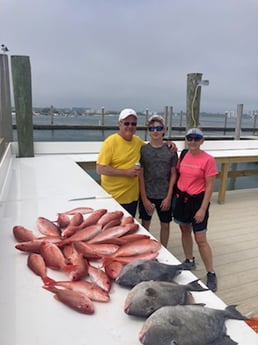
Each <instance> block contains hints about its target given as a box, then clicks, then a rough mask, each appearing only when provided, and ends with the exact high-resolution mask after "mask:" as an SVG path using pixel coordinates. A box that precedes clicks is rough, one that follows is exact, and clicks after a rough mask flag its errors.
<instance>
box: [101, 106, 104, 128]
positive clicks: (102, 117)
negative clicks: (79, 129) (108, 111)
mask: <svg viewBox="0 0 258 345" xmlns="http://www.w3.org/2000/svg"><path fill="white" fill-rule="evenodd" d="M104 117H105V108H104V107H101V126H104Z"/></svg>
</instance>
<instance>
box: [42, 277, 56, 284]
mask: <svg viewBox="0 0 258 345" xmlns="http://www.w3.org/2000/svg"><path fill="white" fill-rule="evenodd" d="M42 280H43V283H44V284H45V285H49V284H55V283H56V281H55V280H54V279H52V278H49V277H44V278H42Z"/></svg>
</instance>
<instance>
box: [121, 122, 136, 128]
mask: <svg viewBox="0 0 258 345" xmlns="http://www.w3.org/2000/svg"><path fill="white" fill-rule="evenodd" d="M123 124H124V125H125V126H129V125H131V126H134V127H135V126H136V125H137V122H127V121H126V122H123Z"/></svg>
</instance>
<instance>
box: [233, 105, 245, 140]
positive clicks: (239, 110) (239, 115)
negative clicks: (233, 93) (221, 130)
mask: <svg viewBox="0 0 258 345" xmlns="http://www.w3.org/2000/svg"><path fill="white" fill-rule="evenodd" d="M243 107H244V105H243V104H238V105H237V119H236V130H235V139H236V140H239V139H240V134H241V123H242V115H243Z"/></svg>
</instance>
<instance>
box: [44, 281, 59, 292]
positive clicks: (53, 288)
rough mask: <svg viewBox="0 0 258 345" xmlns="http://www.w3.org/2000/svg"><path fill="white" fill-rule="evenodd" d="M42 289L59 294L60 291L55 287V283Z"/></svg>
mask: <svg viewBox="0 0 258 345" xmlns="http://www.w3.org/2000/svg"><path fill="white" fill-rule="evenodd" d="M42 287H43V289H45V290H48V291H50V292H58V289H57V287H56V286H55V283H49V284H45V285H43V286H42Z"/></svg>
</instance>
